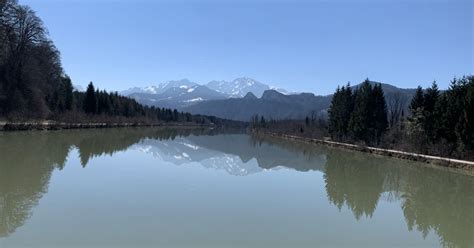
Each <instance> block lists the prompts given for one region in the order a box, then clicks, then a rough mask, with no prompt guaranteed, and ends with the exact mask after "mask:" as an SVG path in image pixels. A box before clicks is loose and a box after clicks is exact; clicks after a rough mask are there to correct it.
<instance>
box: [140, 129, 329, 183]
mask: <svg viewBox="0 0 474 248" xmlns="http://www.w3.org/2000/svg"><path fill="white" fill-rule="evenodd" d="M137 147H138V149H140V150H142V151H144V152H146V153H151V154H153V155H154V156H155V157H157V158H160V159H162V160H164V161H167V162H171V163H173V164H176V165H182V164H186V163H191V162H198V163H199V164H200V165H201V166H204V167H206V168H213V169H222V170H225V171H227V172H228V173H229V174H231V175H240V176H242V175H248V174H252V173H256V172H260V171H262V170H263V169H271V168H275V167H278V166H284V167H287V168H293V169H296V170H299V171H308V170H323V168H324V164H325V163H326V155H325V154H321V153H320V154H313V156H308V154H306V153H305V152H304V150H289V149H285V148H284V147H281V146H279V145H274V144H272V143H268V142H261V141H257V140H255V139H254V138H253V137H251V136H248V135H243V134H222V135H215V136H201V135H191V136H188V137H180V138H176V139H173V140H166V141H159V140H154V139H147V140H145V141H143V142H141V143H140V144H139V145H137Z"/></svg>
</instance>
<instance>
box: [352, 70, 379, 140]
mask: <svg viewBox="0 0 474 248" xmlns="http://www.w3.org/2000/svg"><path fill="white" fill-rule="evenodd" d="M372 91H373V89H372V85H371V84H370V82H369V80H368V79H366V80H365V81H364V82H363V83H362V84H361V86H360V87H359V88H358V89H357V93H356V96H355V104H354V111H353V112H352V115H351V118H350V122H349V130H350V132H351V134H352V137H353V138H354V139H355V140H363V141H365V142H366V143H370V142H371V141H372V140H374V138H375V137H374V135H375V127H374V125H373V123H374V120H373V118H374V115H373V106H374V101H373V100H374V99H373V94H372Z"/></svg>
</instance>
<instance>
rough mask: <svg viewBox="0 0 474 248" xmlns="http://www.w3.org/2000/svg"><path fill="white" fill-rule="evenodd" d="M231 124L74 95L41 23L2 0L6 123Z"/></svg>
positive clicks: (114, 97) (0, 108) (94, 93)
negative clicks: (45, 121)
mask: <svg viewBox="0 0 474 248" xmlns="http://www.w3.org/2000/svg"><path fill="white" fill-rule="evenodd" d="M2 119H3V120H11V121H26V120H28V121H29V120H45V119H48V120H58V121H66V122H91V121H92V122H194V123H201V124H202V123H211V122H212V123H216V124H218V123H223V122H226V123H230V122H228V121H224V120H222V119H218V118H215V117H209V116H198V115H191V114H189V113H181V112H178V111H177V110H172V109H166V108H155V107H148V106H143V105H141V104H139V103H138V102H136V101H135V100H134V99H130V98H127V97H124V96H120V95H118V94H117V93H116V92H114V93H109V92H106V91H104V90H98V89H95V88H94V86H93V84H92V83H90V84H89V86H88V88H87V91H86V92H85V93H84V92H78V91H74V89H73V85H72V82H71V79H70V78H69V77H68V76H67V75H66V74H65V73H64V70H63V68H62V66H61V60H60V54H59V51H58V50H57V49H56V47H55V46H54V44H53V42H52V41H51V40H50V39H49V37H48V33H47V30H46V28H45V27H44V25H43V23H42V21H41V20H40V18H38V17H37V16H36V14H35V12H34V11H33V10H31V9H30V8H29V7H28V6H23V5H19V4H18V2H17V1H16V0H0V120H2Z"/></svg>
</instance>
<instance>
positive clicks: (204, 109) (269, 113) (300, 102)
mask: <svg viewBox="0 0 474 248" xmlns="http://www.w3.org/2000/svg"><path fill="white" fill-rule="evenodd" d="M376 83H378V82H371V84H376ZM381 85H382V89H383V90H384V93H385V99H386V102H387V108H390V105H391V104H392V102H393V100H394V99H398V100H399V102H400V104H401V106H402V107H403V109H405V110H406V111H407V109H408V104H409V102H410V100H411V98H412V97H413V95H414V94H415V91H416V89H400V88H397V87H395V86H393V85H390V84H381ZM358 87H359V85H355V86H352V89H353V90H356V89H357V88H358ZM331 100H332V94H331V95H325V96H316V95H314V94H313V93H300V94H292V95H284V94H282V93H280V92H278V91H275V90H266V91H264V93H263V95H262V97H261V98H257V97H256V96H255V95H253V94H252V93H248V94H247V95H246V96H245V97H243V98H235V99H221V100H212V101H206V102H200V103H197V104H194V105H191V106H188V107H185V108H183V110H184V111H187V112H190V113H193V114H205V115H213V116H218V117H221V118H225V119H231V120H239V121H250V119H251V118H252V117H253V116H255V115H259V116H263V117H265V118H267V119H302V118H305V117H306V116H310V115H313V116H315V117H319V118H323V119H324V118H326V117H327V111H328V109H329V107H330V105H331Z"/></svg>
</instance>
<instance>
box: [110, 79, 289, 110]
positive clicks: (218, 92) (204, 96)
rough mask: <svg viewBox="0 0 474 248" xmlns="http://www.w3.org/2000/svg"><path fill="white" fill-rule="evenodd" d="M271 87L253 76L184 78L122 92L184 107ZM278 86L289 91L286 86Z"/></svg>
mask: <svg viewBox="0 0 474 248" xmlns="http://www.w3.org/2000/svg"><path fill="white" fill-rule="evenodd" d="M269 89H272V87H270V86H268V85H266V84H263V83H260V82H258V81H256V80H254V79H252V78H248V77H241V78H237V79H235V80H233V81H211V82H209V83H207V84H203V85H201V84H198V83H195V82H191V81H189V80H188V79H182V80H176V81H168V82H164V83H160V84H158V85H152V86H147V87H133V88H130V89H127V90H124V91H121V92H119V93H120V94H121V95H124V96H129V97H132V98H134V99H135V100H137V101H138V102H140V103H142V104H146V105H151V106H159V107H166V108H177V109H182V108H184V107H187V106H190V105H193V104H197V103H199V102H203V101H209V100H221V99H227V98H240V97H244V96H245V95H246V94H247V93H249V92H251V93H252V94H254V95H256V96H258V97H260V96H262V94H263V92H264V91H265V90H269ZM278 90H279V91H281V92H283V93H285V94H288V91H286V90H284V89H278Z"/></svg>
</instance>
